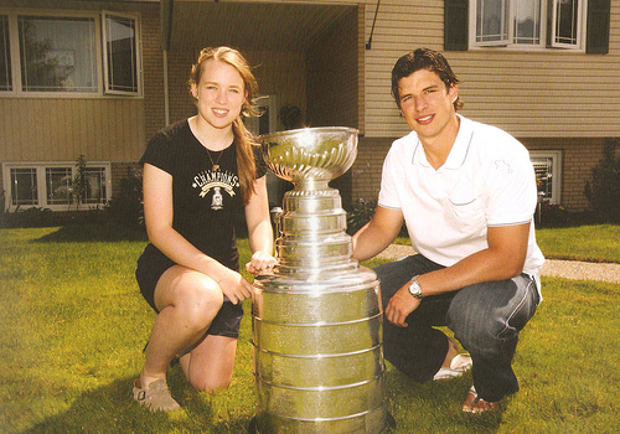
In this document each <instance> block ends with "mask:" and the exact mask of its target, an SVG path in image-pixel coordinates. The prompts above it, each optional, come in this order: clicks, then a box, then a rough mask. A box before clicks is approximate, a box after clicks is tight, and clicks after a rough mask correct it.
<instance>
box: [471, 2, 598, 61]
mask: <svg viewBox="0 0 620 434" xmlns="http://www.w3.org/2000/svg"><path fill="white" fill-rule="evenodd" d="M586 4H587V2H586V1H583V0H582V1H579V0H471V3H470V11H471V16H470V28H471V30H472V31H471V32H470V34H471V35H472V38H473V39H472V40H471V41H470V44H471V46H473V47H512V48H514V47H519V48H524V47H534V48H546V47H553V48H565V49H573V50H582V49H584V48H585V31H584V29H585V13H586Z"/></svg>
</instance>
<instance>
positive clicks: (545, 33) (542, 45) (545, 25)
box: [468, 0, 588, 52]
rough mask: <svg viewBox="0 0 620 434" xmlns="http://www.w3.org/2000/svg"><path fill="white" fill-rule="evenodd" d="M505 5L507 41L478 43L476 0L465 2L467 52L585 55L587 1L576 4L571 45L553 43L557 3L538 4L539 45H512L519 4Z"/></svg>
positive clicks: (508, 0) (513, 0)
mask: <svg viewBox="0 0 620 434" xmlns="http://www.w3.org/2000/svg"><path fill="white" fill-rule="evenodd" d="M505 1H506V3H507V5H508V10H509V13H508V17H507V19H506V20H507V23H505V25H506V26H507V28H508V38H507V39H506V40H503V39H502V40H499V41H487V42H484V41H478V34H477V7H478V0H469V32H468V33H469V41H468V46H469V49H471V50H485V49H487V50H488V49H501V50H518V51H543V50H553V49H561V50H566V51H577V52H585V50H586V26H587V11H588V0H581V1H579V11H578V16H577V20H578V23H577V41H576V43H575V44H566V43H560V42H555V37H556V31H557V30H556V22H555V20H556V19H557V9H558V3H559V2H560V1H561V0H542V1H541V8H540V39H539V40H540V42H539V43H538V44H519V43H516V42H515V39H516V38H515V34H514V33H515V24H514V21H515V13H516V11H515V6H514V5H515V3H516V2H517V1H519V0H505Z"/></svg>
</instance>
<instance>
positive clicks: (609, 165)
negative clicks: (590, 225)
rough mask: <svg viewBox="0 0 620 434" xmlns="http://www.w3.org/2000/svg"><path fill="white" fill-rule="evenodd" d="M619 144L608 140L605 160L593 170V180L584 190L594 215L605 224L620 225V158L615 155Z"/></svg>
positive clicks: (588, 182)
mask: <svg viewBox="0 0 620 434" xmlns="http://www.w3.org/2000/svg"><path fill="white" fill-rule="evenodd" d="M619 142H620V139H608V140H607V142H606V143H605V148H604V149H603V158H602V159H601V160H600V161H599V163H598V165H597V166H595V167H594V168H593V169H592V179H591V180H590V181H587V182H586V185H585V189H584V193H585V195H586V197H587V198H588V202H589V203H590V206H591V207H592V209H593V211H594V213H595V214H596V216H597V218H598V219H599V221H601V222H604V223H620V158H618V157H616V155H615V154H616V146H617V145H618V144H620V143H619Z"/></svg>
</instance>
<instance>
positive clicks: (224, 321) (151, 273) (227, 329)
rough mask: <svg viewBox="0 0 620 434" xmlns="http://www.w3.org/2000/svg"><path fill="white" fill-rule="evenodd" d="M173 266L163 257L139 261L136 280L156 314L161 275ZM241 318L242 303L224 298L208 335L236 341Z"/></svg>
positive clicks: (150, 256) (146, 258) (172, 263)
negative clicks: (157, 292)
mask: <svg viewBox="0 0 620 434" xmlns="http://www.w3.org/2000/svg"><path fill="white" fill-rule="evenodd" d="M173 265H176V264H175V263H174V262H173V261H171V260H170V259H168V258H167V257H165V256H163V255H144V254H143V255H142V256H140V258H139V259H138V267H137V268H136V280H137V281H138V286H139V287H140V292H141V293H142V296H143V297H144V299H145V300H146V302H147V303H148V304H149V305H150V306H151V308H153V310H154V311H155V312H156V313H159V309H157V307H156V306H155V286H156V285H157V282H158V281H159V278H160V277H161V275H162V274H164V272H165V271H166V270H167V269H168V268H170V267H172V266H173ZM241 317H243V306H242V305H241V302H239V303H237V304H233V303H232V302H231V301H230V299H229V298H228V297H226V296H224V303H223V304H222V307H221V309H220V311H219V312H218V313H217V315H216V316H215V318H214V319H213V322H212V323H211V326H210V327H209V329H208V330H207V332H206V334H208V335H215V336H226V337H230V338H235V339H236V338H238V337H239V326H240V323H241Z"/></svg>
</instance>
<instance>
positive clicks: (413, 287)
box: [409, 276, 423, 300]
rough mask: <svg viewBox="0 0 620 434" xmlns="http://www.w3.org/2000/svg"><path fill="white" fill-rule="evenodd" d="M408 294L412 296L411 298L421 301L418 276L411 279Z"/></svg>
mask: <svg viewBox="0 0 620 434" xmlns="http://www.w3.org/2000/svg"><path fill="white" fill-rule="evenodd" d="M409 294H411V295H412V296H413V298H417V299H418V300H420V299H422V297H423V295H422V287H421V286H420V283H419V282H418V276H413V278H412V279H411V283H410V284H409Z"/></svg>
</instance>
